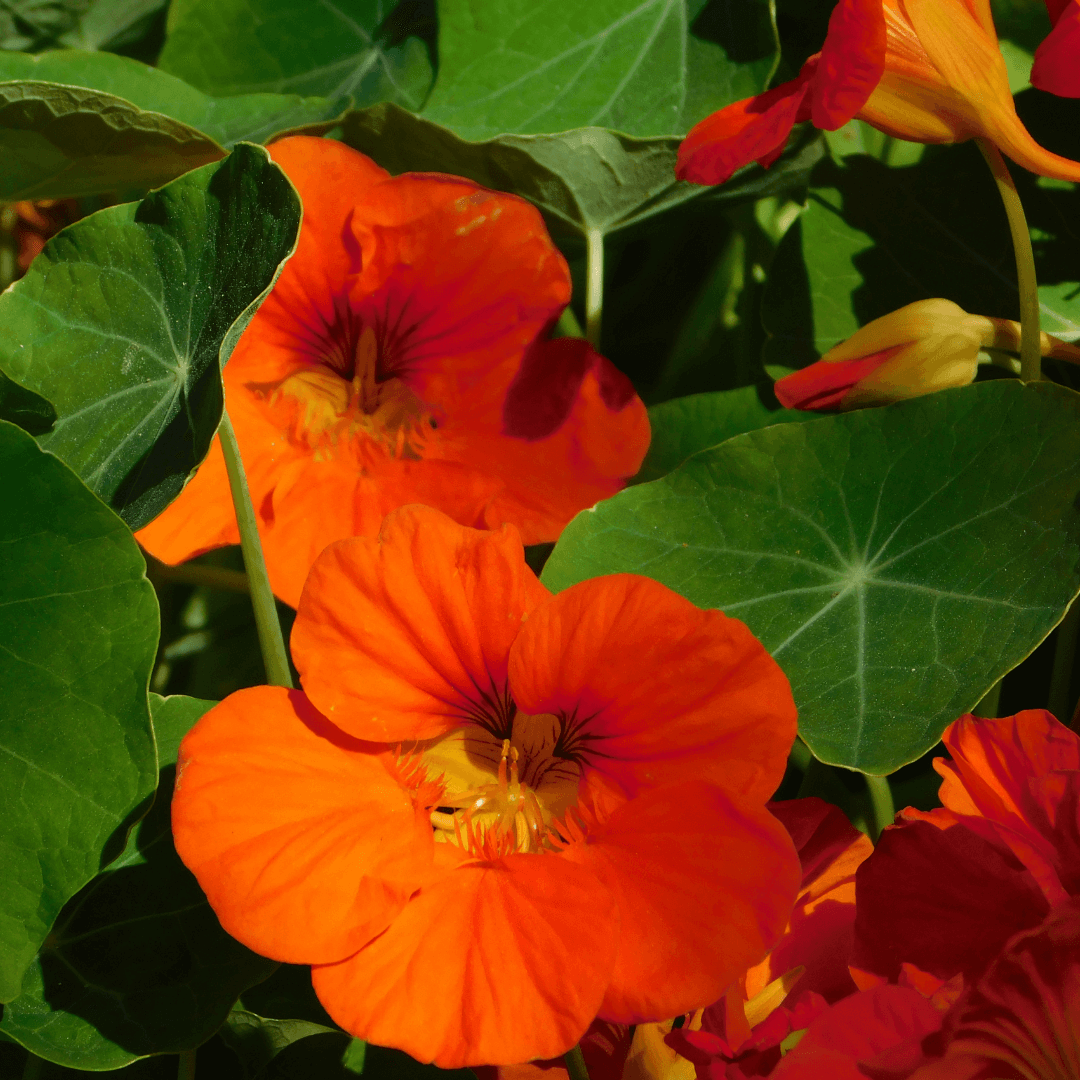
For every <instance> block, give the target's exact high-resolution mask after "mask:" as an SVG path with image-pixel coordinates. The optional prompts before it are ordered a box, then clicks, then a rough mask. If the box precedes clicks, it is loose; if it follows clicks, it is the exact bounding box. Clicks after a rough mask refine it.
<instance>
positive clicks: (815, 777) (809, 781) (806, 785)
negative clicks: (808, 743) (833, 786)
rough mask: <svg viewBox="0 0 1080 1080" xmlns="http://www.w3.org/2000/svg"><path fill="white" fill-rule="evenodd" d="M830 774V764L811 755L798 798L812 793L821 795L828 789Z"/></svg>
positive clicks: (804, 771)
mask: <svg viewBox="0 0 1080 1080" xmlns="http://www.w3.org/2000/svg"><path fill="white" fill-rule="evenodd" d="M829 774H830V770H829V766H828V765H825V764H823V763H822V762H820V761H818V759H817V758H816V757H811V758H810V760H809V761H808V762H807V763H806V767H805V769H804V770H803V778H802V783H801V784H800V785H799V791H798V794H797V795H796V798H799V799H805V798H807V797H808V796H810V795H817V796H821V795H822V792H823V791H825V790H826V789H827V786H828V781H829Z"/></svg>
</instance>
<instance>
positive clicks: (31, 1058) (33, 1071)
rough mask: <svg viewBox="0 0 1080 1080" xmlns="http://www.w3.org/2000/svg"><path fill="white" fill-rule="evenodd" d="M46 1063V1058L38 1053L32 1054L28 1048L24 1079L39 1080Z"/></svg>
mask: <svg viewBox="0 0 1080 1080" xmlns="http://www.w3.org/2000/svg"><path fill="white" fill-rule="evenodd" d="M44 1064H45V1061H44V1059H42V1058H39V1057H38V1056H37V1054H32V1053H30V1051H29V1050H27V1051H26V1064H25V1065H24V1066H23V1074H22V1080H38V1077H39V1076H40V1075H41V1070H42V1067H43V1066H44Z"/></svg>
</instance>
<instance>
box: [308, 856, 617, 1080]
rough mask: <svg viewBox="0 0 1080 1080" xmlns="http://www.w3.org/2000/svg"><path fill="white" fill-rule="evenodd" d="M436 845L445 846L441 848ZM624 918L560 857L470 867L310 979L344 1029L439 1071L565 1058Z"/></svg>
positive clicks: (593, 1002) (603, 980) (590, 1008)
mask: <svg viewBox="0 0 1080 1080" xmlns="http://www.w3.org/2000/svg"><path fill="white" fill-rule="evenodd" d="M440 846H441V845H440ZM617 933H618V914H617V912H616V910H615V907H614V903H613V901H612V899H611V896H610V894H609V893H608V890H607V889H606V888H605V886H604V885H603V884H602V883H601V882H600V881H599V880H598V879H597V878H596V877H595V876H594V875H593V874H591V873H590V872H589V871H588V870H586V869H584V868H582V867H580V866H576V865H574V864H573V863H571V862H569V861H568V860H566V859H564V858H561V857H560V856H557V855H549V854H545V855H510V856H507V857H505V858H502V859H498V860H495V861H493V862H488V861H475V860H474V861H467V862H463V863H462V864H461V865H460V866H458V867H457V868H456V869H454V870H452V871H450V872H449V873H448V874H447V875H446V876H445V877H444V878H442V879H441V880H440V881H438V882H436V883H435V884H434V885H431V886H429V887H426V888H424V889H422V890H421V891H420V893H419V894H418V895H417V896H416V897H414V898H413V899H412V900H411V901H410V902H409V903H408V905H407V906H406V907H405V909H404V911H402V913H401V914H400V915H399V916H398V917H397V918H396V919H395V920H394V922H393V923H392V925H391V926H390V927H389V929H388V930H387V931H386V932H385V933H384V934H383V935H382V936H381V937H379V938H376V939H375V940H374V941H373V942H371V943H370V944H369V945H367V946H366V947H365V948H363V949H361V950H360V951H359V952H358V953H357V954H356V955H355V956H353V957H350V958H349V959H348V960H345V961H343V962H341V963H338V964H333V965H328V966H326V967H315V968H314V969H313V971H312V982H313V983H314V986H315V992H316V993H317V994H318V996H319V1000H320V1001H321V1002H322V1003H323V1005H324V1006H325V1007H326V1010H327V1012H329V1013H330V1015H331V1016H332V1017H333V1018H334V1019H335V1020H336V1021H337V1022H338V1023H339V1024H340V1025H341V1026H342V1027H343V1028H345V1030H346V1031H349V1032H351V1033H352V1034H353V1035H356V1036H358V1037H359V1038H362V1039H368V1040H369V1041H371V1042H374V1043H377V1044H379V1045H380V1046H394V1047H397V1048H399V1049H401V1050H404V1051H405V1052H406V1053H408V1054H411V1055H412V1056H413V1057H414V1058H416V1059H417V1060H418V1061H425V1062H429V1061H433V1062H434V1063H435V1064H436V1065H438V1066H439V1067H440V1068H444V1069H456V1068H462V1067H465V1066H469V1065H481V1064H487V1065H504V1064H513V1063H515V1062H520V1061H527V1060H529V1059H530V1058H537V1057H539V1058H550V1057H554V1056H555V1055H557V1054H563V1053H565V1052H566V1051H567V1050H568V1049H570V1047H571V1046H573V1045H574V1044H575V1043H576V1042H577V1041H578V1040H579V1039H580V1038H581V1036H582V1035H583V1034H584V1032H585V1030H586V1028H587V1027H588V1026H589V1023H590V1022H591V1021H592V1019H593V1017H594V1016H595V1015H596V1011H597V1008H598V1007H599V1005H600V1001H601V998H602V996H603V993H604V987H605V986H606V985H607V981H608V977H609V975H610V973H611V967H612V963H613V961H614V955H615V942H616V936H617Z"/></svg>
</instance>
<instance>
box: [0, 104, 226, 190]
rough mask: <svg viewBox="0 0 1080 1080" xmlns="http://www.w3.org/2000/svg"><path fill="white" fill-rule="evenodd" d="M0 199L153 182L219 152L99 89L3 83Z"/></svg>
mask: <svg viewBox="0 0 1080 1080" xmlns="http://www.w3.org/2000/svg"><path fill="white" fill-rule="evenodd" d="M0 149H2V151H3V153H2V156H0V199H3V200H6V201H12V202H13V201H16V200H19V199H62V198H68V197H78V196H84V195H97V194H100V193H101V192H104V191H115V190H117V189H119V188H139V187H143V188H146V187H154V186H156V185H159V184H165V183H168V181H170V180H172V179H174V178H175V177H177V176H181V175H182V174H183V173H186V172H188V171H189V170H191V169H195V168H198V167H199V166H200V165H205V164H206V163H207V162H211V161H217V160H218V159H219V158H221V157H222V156H223V155H224V151H223V150H222V149H221V147H220V146H218V144H217V143H215V142H214V141H213V139H211V138H209V137H208V136H206V135H203V134H201V133H200V132H198V131H196V130H194V128H190V127H187V126H186V125H185V124H181V123H178V122H177V121H176V120H172V119H170V118H169V117H167V116H161V115H160V114H158V113H148V112H143V111H142V110H141V109H138V108H136V107H135V106H134V105H131V104H129V103H128V102H126V101H124V100H122V99H121V98H118V97H114V96H112V95H111V94H103V93H101V92H99V91H97V90H84V89H81V88H79V87H74V86H57V85H55V84H53V83H48V82H0Z"/></svg>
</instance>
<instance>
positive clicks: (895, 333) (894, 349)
mask: <svg viewBox="0 0 1080 1080" xmlns="http://www.w3.org/2000/svg"><path fill="white" fill-rule="evenodd" d="M1041 338H1042V354H1043V356H1049V357H1052V358H1054V359H1057V360H1068V361H1070V362H1072V363H1080V349H1078V348H1077V347H1076V346H1074V345H1067V344H1066V343H1065V342H1063V341H1060V340H1059V339H1058V338H1055V337H1052V336H1051V335H1050V334H1042V335H1041ZM1019 347H1020V324H1019V323H1017V322H1013V321H1012V320H1011V319H991V318H987V317H985V316H983V315H969V314H968V313H967V312H966V311H964V310H963V308H961V307H959V306H958V305H957V304H954V303H953V302H952V301H951V300H941V299H935V300H917V301H916V302H915V303H913V304H908V305H907V306H906V307H902V308H900V309H899V310H897V311H891V312H889V314H888V315H882V316H881V318H879V319H874V321H873V322H869V323H867V324H866V325H865V326H864V327H862V329H860V330H857V331H856V332H855V333H854V334H852V335H851V337H849V338H848V339H847V340H846V341H842V342H840V344H839V345H834V346H833V347H832V348H831V349H830V350H829V351H828V352H827V353H826V354H825V355H824V356H823V357H822V358H821V359H820V360H818V361H817V362H816V363H814V364H811V365H810V366H809V367H805V368H803V369H802V370H801V371H796V372H793V373H792V374H791V375H787V376H785V377H784V378H783V379H780V380H779V381H778V382H777V383H776V386H775V388H774V389H775V390H776V396H777V398H778V399H779V401H780V403H781V404H782V405H783V406H785V408H788V409H854V408H859V407H861V406H864V405H887V404H888V403H889V402H892V401H902V400H904V399H905V398H911V397H918V396H919V395H920V394H929V393H932V392H933V391H934V390H945V389H947V388H948V387H950V386H966V385H967V384H968V383H969V382H971V381H972V380H973V379H974V378H975V369H976V367H977V365H978V363H979V352H980V351H981V350H982V349H1001V350H1005V351H1008V352H1016V351H1018V350H1019Z"/></svg>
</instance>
